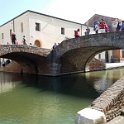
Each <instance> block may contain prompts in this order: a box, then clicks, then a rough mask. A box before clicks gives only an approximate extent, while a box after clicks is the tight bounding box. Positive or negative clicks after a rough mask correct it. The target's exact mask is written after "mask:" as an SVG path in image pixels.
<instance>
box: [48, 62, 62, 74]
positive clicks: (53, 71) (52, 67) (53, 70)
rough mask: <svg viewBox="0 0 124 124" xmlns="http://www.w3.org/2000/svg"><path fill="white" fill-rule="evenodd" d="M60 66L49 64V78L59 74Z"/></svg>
mask: <svg viewBox="0 0 124 124" xmlns="http://www.w3.org/2000/svg"><path fill="white" fill-rule="evenodd" d="M60 67H61V64H58V63H51V64H49V70H50V75H51V76H56V75H58V74H59V73H60Z"/></svg>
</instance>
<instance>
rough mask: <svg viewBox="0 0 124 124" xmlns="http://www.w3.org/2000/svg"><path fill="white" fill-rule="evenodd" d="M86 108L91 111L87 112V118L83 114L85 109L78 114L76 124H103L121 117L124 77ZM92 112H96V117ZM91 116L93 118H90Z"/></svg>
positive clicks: (122, 111) (123, 107) (123, 111)
mask: <svg viewBox="0 0 124 124" xmlns="http://www.w3.org/2000/svg"><path fill="white" fill-rule="evenodd" d="M88 108H89V109H91V110H88V114H87V116H86V115H85V114H84V112H83V111H86V109H83V110H81V111H79V112H78V114H77V119H76V120H77V121H76V124H87V123H89V124H105V123H106V122H109V121H111V120H112V119H114V118H116V117H118V116H120V115H122V114H123V113H124V77H122V78H121V79H120V80H118V81H116V82H115V83H114V84H113V85H112V86H111V87H110V88H108V89H107V90H106V91H105V92H104V93H102V94H101V95H100V97H98V98H97V99H96V100H94V101H93V102H92V104H91V106H90V107H88ZM93 110H96V111H97V112H96V113H98V114H96V116H95V115H94V113H92V111H93ZM99 112H101V113H102V114H99ZM85 113H86V112H85ZM92 114H93V115H94V116H95V117H93V118H92V117H91V115H92ZM99 122H100V123H99Z"/></svg>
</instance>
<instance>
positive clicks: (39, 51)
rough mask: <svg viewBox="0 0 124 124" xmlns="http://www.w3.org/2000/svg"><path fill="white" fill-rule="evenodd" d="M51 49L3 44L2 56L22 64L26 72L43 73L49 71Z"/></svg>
mask: <svg viewBox="0 0 124 124" xmlns="http://www.w3.org/2000/svg"><path fill="white" fill-rule="evenodd" d="M49 53H50V50H48V49H43V48H37V47H33V46H26V45H25V46H24V45H1V46H0V58H7V59H11V60H14V61H16V62H17V63H19V64H20V65H21V68H22V69H21V71H22V72H24V73H32V74H41V75H45V74H48V73H49V66H48V65H49V64H48V59H47V56H48V54H49Z"/></svg>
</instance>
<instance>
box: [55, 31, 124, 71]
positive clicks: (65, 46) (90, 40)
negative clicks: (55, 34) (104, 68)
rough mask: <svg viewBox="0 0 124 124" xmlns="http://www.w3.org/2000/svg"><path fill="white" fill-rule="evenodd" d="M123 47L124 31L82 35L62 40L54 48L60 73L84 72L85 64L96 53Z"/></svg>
mask: <svg viewBox="0 0 124 124" xmlns="http://www.w3.org/2000/svg"><path fill="white" fill-rule="evenodd" d="M122 48H124V32H110V33H103V34H93V35H88V36H82V37H79V38H78V39H69V40H66V41H63V42H62V43H61V44H59V46H57V48H56V49H55V53H56V57H55V58H56V59H55V60H54V62H55V63H59V64H60V65H59V66H60V73H69V72H70V73H71V72H80V71H82V72H85V68H86V65H87V63H88V62H89V61H91V59H92V58H93V57H94V56H95V55H96V54H98V53H100V52H103V51H106V50H115V49H122Z"/></svg>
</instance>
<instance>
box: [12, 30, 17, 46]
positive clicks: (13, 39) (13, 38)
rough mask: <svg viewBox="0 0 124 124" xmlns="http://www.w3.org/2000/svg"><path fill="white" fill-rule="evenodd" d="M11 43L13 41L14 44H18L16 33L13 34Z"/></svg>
mask: <svg viewBox="0 0 124 124" xmlns="http://www.w3.org/2000/svg"><path fill="white" fill-rule="evenodd" d="M11 41H12V44H16V35H15V33H14V32H13V33H12V34H11Z"/></svg>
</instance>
